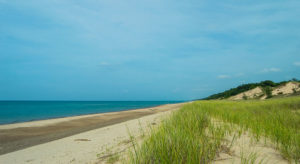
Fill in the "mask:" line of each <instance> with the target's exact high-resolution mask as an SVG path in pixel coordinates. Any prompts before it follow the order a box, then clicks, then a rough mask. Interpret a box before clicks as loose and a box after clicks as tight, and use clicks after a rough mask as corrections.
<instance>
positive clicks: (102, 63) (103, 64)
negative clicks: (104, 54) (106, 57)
mask: <svg viewBox="0 0 300 164" xmlns="http://www.w3.org/2000/svg"><path fill="white" fill-rule="evenodd" d="M109 65H110V64H109V63H107V62H101V63H100V66H109Z"/></svg>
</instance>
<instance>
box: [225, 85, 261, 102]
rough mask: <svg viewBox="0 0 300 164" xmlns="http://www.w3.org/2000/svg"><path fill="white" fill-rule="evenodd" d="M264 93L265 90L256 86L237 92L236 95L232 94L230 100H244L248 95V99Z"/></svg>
mask: <svg viewBox="0 0 300 164" xmlns="http://www.w3.org/2000/svg"><path fill="white" fill-rule="evenodd" d="M263 94H264V92H263V90H262V89H261V88H260V87H256V88H253V89H251V90H249V91H246V92H243V93H240V94H237V95H235V96H231V97H229V98H228V99H229V100H243V99H244V96H246V97H247V98H248V99H253V98H255V97H259V96H261V95H263Z"/></svg>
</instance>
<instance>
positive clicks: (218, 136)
mask: <svg viewBox="0 0 300 164" xmlns="http://www.w3.org/2000/svg"><path fill="white" fill-rule="evenodd" d="M194 107H196V106H194V105H192V106H191V105H186V106H184V107H183V108H182V109H181V110H179V111H178V112H175V113H173V114H172V116H171V117H170V118H168V119H165V120H164V122H162V124H161V125H160V126H159V127H158V128H156V129H152V131H151V134H150V136H149V137H148V138H147V139H146V140H145V141H144V142H143V144H142V145H141V147H138V148H137V149H136V148H134V152H133V153H132V154H131V155H132V156H131V162H130V163H199V161H202V163H209V161H211V160H213V159H214V158H215V156H216V153H217V152H218V149H219V148H220V145H221V140H222V138H223V136H224V135H225V131H226V128H221V127H218V126H216V125H214V124H212V122H211V120H210V118H209V116H208V115H207V113H206V112H202V111H199V110H198V109H197V108H194ZM133 142H134V141H133ZM135 145H136V144H134V146H135Z"/></svg>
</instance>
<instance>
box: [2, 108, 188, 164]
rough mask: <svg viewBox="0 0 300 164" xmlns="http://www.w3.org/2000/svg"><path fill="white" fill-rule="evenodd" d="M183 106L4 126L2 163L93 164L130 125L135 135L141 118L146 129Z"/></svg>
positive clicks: (124, 133) (125, 133)
mask: <svg viewBox="0 0 300 164" xmlns="http://www.w3.org/2000/svg"><path fill="white" fill-rule="evenodd" d="M182 105H183V103H181V104H168V105H162V106H158V107H153V108H145V109H138V110H129V111H121V112H113V113H103V114H95V115H86V116H76V117H66V118H59V119H51V120H43V121H34V122H27V123H18V124H11V125H2V126H0V153H1V154H2V155H1V156H0V163H70V162H71V161H72V163H73V162H75V163H89V162H91V161H93V160H96V158H97V154H98V153H101V149H102V148H103V146H105V145H108V146H109V145H111V144H112V143H115V142H118V140H120V139H123V138H126V137H128V133H127V129H126V126H128V128H129V129H130V131H134V132H135V131H136V130H137V129H138V128H139V124H138V119H137V118H140V120H141V121H140V122H141V124H143V126H145V124H146V123H147V122H151V121H154V120H155V119H156V118H158V117H160V116H161V115H163V114H164V113H166V112H167V111H172V110H176V109H179V108H180V107H181V106H182ZM147 115H149V116H147ZM143 116H144V117H143ZM129 120H130V121H129Z"/></svg>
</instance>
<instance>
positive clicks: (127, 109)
mask: <svg viewBox="0 0 300 164" xmlns="http://www.w3.org/2000/svg"><path fill="white" fill-rule="evenodd" d="M1 101H2V100H0V102H1ZM21 102H22V101H21ZM24 102H26V100H24ZM41 102H44V101H41ZM45 102H48V101H45ZM54 102H59V101H54ZM61 102H64V101H61ZM71 102H73V101H71ZM74 102H77V101H74ZM83 102H86V101H83ZM88 102H93V101H88ZM95 102H97V101H95ZM126 102H127V101H126ZM186 102H189V101H178V102H176V103H167V104H160V105H154V106H146V107H137V108H126V109H119V110H115V111H109V112H91V113H84V114H75V115H66V116H57V117H48V118H41V119H39V118H37V119H31V120H27V121H13V122H9V123H0V127H1V126H5V125H12V124H22V123H27V122H35V121H44V120H52V119H60V118H68V117H77V116H85V115H96V114H103V113H113V112H122V111H129V110H138V109H146V108H155V107H159V106H163V105H169V104H180V103H186ZM0 129H1V128H0Z"/></svg>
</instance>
